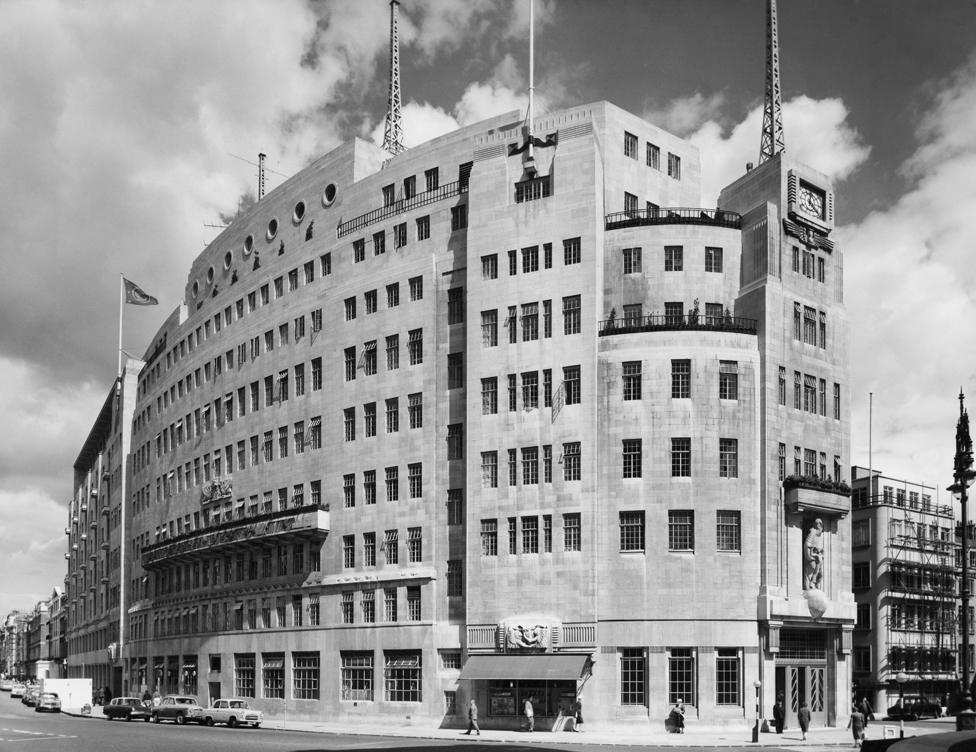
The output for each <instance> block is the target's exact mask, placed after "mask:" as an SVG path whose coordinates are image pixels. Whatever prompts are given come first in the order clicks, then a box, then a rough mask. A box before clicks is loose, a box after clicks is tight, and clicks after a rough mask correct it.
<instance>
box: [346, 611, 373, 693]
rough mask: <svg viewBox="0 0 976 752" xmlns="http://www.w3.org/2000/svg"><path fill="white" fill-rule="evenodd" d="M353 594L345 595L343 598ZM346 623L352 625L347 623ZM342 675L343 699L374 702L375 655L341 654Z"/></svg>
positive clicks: (369, 653)
mask: <svg viewBox="0 0 976 752" xmlns="http://www.w3.org/2000/svg"><path fill="white" fill-rule="evenodd" d="M347 595H348V596H350V603H349V605H350V607H351V606H352V593H343V597H344V598H345V596H347ZM346 623H352V622H351V621H350V622H346ZM340 661H341V674H342V699H343V700H352V701H356V702H360V701H361V702H372V700H373V653H372V652H351V651H342V652H341V653H340Z"/></svg>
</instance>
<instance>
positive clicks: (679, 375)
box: [621, 359, 739, 401]
mask: <svg viewBox="0 0 976 752" xmlns="http://www.w3.org/2000/svg"><path fill="white" fill-rule="evenodd" d="M621 380H622V385H621V386H622V392H623V399H624V400H625V401H632V400H640V399H642V398H643V393H644V390H643V386H642V380H643V363H642V362H641V361H639V360H625V361H624V362H623V363H622V364H621ZM671 398H672V399H691V360H688V359H674V360H672V361H671ZM718 398H719V399H720V400H737V399H739V363H738V361H735V360H721V361H719V373H718Z"/></svg>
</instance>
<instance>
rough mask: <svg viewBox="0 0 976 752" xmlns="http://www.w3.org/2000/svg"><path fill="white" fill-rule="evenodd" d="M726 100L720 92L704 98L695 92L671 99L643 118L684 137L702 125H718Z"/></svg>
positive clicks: (645, 113)
mask: <svg viewBox="0 0 976 752" xmlns="http://www.w3.org/2000/svg"><path fill="white" fill-rule="evenodd" d="M725 104H726V98H725V95H724V94H722V93H721V92H716V93H715V94H711V95H708V96H706V95H705V94H702V93H701V92H700V91H696V92H695V93H694V94H691V95H689V96H687V97H679V98H678V99H673V100H671V102H669V103H668V104H667V106H665V107H664V108H663V109H657V110H655V109H651V110H647V111H645V112H644V118H645V119H646V120H648V121H650V122H652V123H654V124H655V125H657V126H660V127H661V128H664V130H666V131H669V132H671V133H674V134H675V135H676V136H682V137H686V136H688V135H689V134H690V133H692V132H694V131H695V130H696V129H698V128H700V127H701V126H702V124H703V123H710V122H711V123H719V122H721V120H720V118H721V117H722V109H723V107H725Z"/></svg>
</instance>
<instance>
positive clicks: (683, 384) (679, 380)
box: [671, 360, 691, 399]
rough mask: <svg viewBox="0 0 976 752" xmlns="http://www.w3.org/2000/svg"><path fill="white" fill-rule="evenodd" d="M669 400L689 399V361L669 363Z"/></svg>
mask: <svg viewBox="0 0 976 752" xmlns="http://www.w3.org/2000/svg"><path fill="white" fill-rule="evenodd" d="M671 398H672V399H690V398H691V361H690V360H672V361H671Z"/></svg>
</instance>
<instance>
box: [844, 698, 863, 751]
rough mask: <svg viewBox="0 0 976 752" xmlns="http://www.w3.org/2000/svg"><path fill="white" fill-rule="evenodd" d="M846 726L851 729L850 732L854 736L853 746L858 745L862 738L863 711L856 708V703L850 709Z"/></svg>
mask: <svg viewBox="0 0 976 752" xmlns="http://www.w3.org/2000/svg"><path fill="white" fill-rule="evenodd" d="M847 728H849V729H850V730H851V734H852V735H853V736H854V746H855V747H860V746H861V742H862V741H863V740H864V713H862V712H861V711H860V710H859V709H858V707H857V705H855V706H854V708H853V709H852V710H851V719H850V720H849V721H848V722H847Z"/></svg>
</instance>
